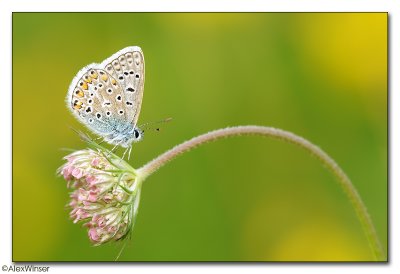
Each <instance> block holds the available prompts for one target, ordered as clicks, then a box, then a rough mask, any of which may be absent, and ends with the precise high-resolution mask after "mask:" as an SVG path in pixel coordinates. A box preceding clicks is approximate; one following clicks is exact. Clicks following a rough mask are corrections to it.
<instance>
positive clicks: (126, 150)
mask: <svg viewBox="0 0 400 274" xmlns="http://www.w3.org/2000/svg"><path fill="white" fill-rule="evenodd" d="M128 150H129V147H128V148H127V149H125V151H124V154H122V158H121V159H124V157H125V154H126V153H127V152H128ZM128 160H129V159H128Z"/></svg>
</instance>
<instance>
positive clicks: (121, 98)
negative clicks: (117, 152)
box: [66, 46, 144, 149]
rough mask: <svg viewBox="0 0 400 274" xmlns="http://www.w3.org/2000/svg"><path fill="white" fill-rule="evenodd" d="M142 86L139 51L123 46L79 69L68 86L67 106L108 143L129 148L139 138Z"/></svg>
mask: <svg viewBox="0 0 400 274" xmlns="http://www.w3.org/2000/svg"><path fill="white" fill-rule="evenodd" d="M143 88H144V56H143V52H142V50H141V48H140V47H136V46H133V47H127V48H124V49H122V50H120V51H118V52H117V53H115V54H113V55H112V56H111V57H109V58H107V59H106V60H104V61H103V62H101V63H100V64H97V63H93V64H90V65H88V66H85V67H84V68H83V69H81V70H80V71H79V72H78V73H77V74H76V76H75V77H74V79H73V80H72V83H71V85H70V87H69V90H68V94H67V99H66V101H67V107H68V109H70V110H71V112H72V113H73V115H74V116H75V117H76V118H77V119H78V120H79V121H80V122H82V123H83V124H84V125H85V126H87V127H88V128H89V129H90V130H91V131H92V132H94V133H95V134H97V135H99V136H100V137H102V138H104V140H105V141H106V142H108V143H109V144H113V145H115V147H116V146H122V147H126V148H128V149H131V148H132V143H134V142H138V141H140V140H141V139H142V138H143V130H141V129H140V128H139V127H138V126H137V121H138V117H139V113H140V107H141V104H142V98H143Z"/></svg>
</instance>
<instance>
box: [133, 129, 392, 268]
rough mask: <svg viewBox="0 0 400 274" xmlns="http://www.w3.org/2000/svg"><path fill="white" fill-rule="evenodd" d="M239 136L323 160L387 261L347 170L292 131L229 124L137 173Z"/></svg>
mask: <svg viewBox="0 0 400 274" xmlns="http://www.w3.org/2000/svg"><path fill="white" fill-rule="evenodd" d="M240 135H261V136H265V137H271V138H275V139H279V140H283V141H286V142H289V143H292V144H295V145H298V146H300V147H301V148H303V149H305V150H306V151H308V152H310V153H311V154H312V155H313V156H315V157H316V158H317V159H318V160H320V161H321V162H322V164H323V165H324V166H326V167H327V168H328V170H330V171H331V172H332V173H333V175H334V176H335V177H336V178H337V180H338V181H339V184H340V185H341V187H342V188H343V190H344V192H345V193H346V194H347V197H348V198H349V200H350V202H351V204H352V205H353V207H354V210H355V211H356V213H357V216H358V219H359V220H360V222H361V225H362V227H363V229H364V232H365V234H366V237H367V239H368V242H369V245H370V248H371V250H372V252H373V254H374V256H375V259H376V260H378V261H384V260H386V256H385V254H384V252H383V249H382V246H381V243H380V241H379V239H378V235H377V234H376V231H375V227H374V225H373V223H372V220H371V217H370V216H369V214H368V211H367V208H366V207H365V205H364V203H363V201H362V200H361V197H360V195H359V194H358V192H357V190H356V189H355V187H354V185H353V184H352V183H351V181H350V179H349V177H347V175H346V174H345V173H344V171H343V170H342V169H341V168H340V167H339V166H338V164H336V162H335V161H334V160H333V159H332V158H331V157H330V156H329V155H328V154H326V153H325V152H324V151H323V150H322V149H320V148H319V147H317V146H316V145H314V144H312V143H310V142H309V141H307V140H306V139H304V138H302V137H300V136H297V135H295V134H293V133H291V132H288V131H284V130H281V129H277V128H272V127H262V126H237V127H228V128H223V129H218V130H214V131H211V132H208V133H205V134H202V135H200V136H197V137H194V138H192V139H190V140H188V141H186V142H183V143H182V144H180V145H177V146H175V147H173V148H172V149H170V150H168V151H166V152H165V153H163V154H161V155H160V156H158V157H157V158H155V159H153V160H152V161H150V162H149V163H147V164H145V165H144V166H143V167H141V168H139V169H138V170H137V174H138V175H139V176H140V177H141V180H144V179H145V178H147V177H148V176H149V175H151V174H152V173H154V172H155V171H156V170H158V169H159V168H160V167H162V166H163V165H165V164H166V163H167V162H169V161H171V160H172V159H174V158H176V157H177V156H178V155H180V154H182V153H184V152H187V151H189V150H190V149H192V148H195V147H197V146H199V145H202V144H205V143H207V142H210V141H215V140H218V139H222V138H225V137H230V136H240Z"/></svg>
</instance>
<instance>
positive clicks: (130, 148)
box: [128, 146, 132, 161]
mask: <svg viewBox="0 0 400 274" xmlns="http://www.w3.org/2000/svg"><path fill="white" fill-rule="evenodd" d="M131 151H132V146H130V147H129V153H128V161H129V159H130V158H131Z"/></svg>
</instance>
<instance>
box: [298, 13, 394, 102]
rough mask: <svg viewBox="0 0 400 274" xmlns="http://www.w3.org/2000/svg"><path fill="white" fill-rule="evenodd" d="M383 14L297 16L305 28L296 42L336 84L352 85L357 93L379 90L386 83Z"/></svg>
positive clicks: (385, 16) (376, 91)
mask: <svg viewBox="0 0 400 274" xmlns="http://www.w3.org/2000/svg"><path fill="white" fill-rule="evenodd" d="M386 18H387V15H386V14H384V13H375V14H374V13H371V14H368V16H367V15H366V14H362V13H360V14H354V13H342V14H315V15H313V16H310V17H308V18H307V19H306V20H299V23H300V24H303V26H304V29H303V31H302V32H301V33H299V37H301V39H298V42H299V44H298V45H299V46H301V47H302V50H304V51H305V53H306V55H307V57H308V58H307V61H308V62H311V63H313V64H315V65H316V66H318V67H320V68H321V70H322V71H323V72H324V75H321V77H324V78H327V79H329V78H330V79H329V80H330V81H332V83H334V85H335V86H336V87H341V86H342V87H343V86H351V87H352V92H355V93H357V95H358V96H363V95H365V93H367V94H369V93H379V87H381V86H385V85H386V84H387V21H386ZM337 91H338V92H340V91H341V89H340V88H338V90H337ZM365 97H366V98H368V96H365Z"/></svg>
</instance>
